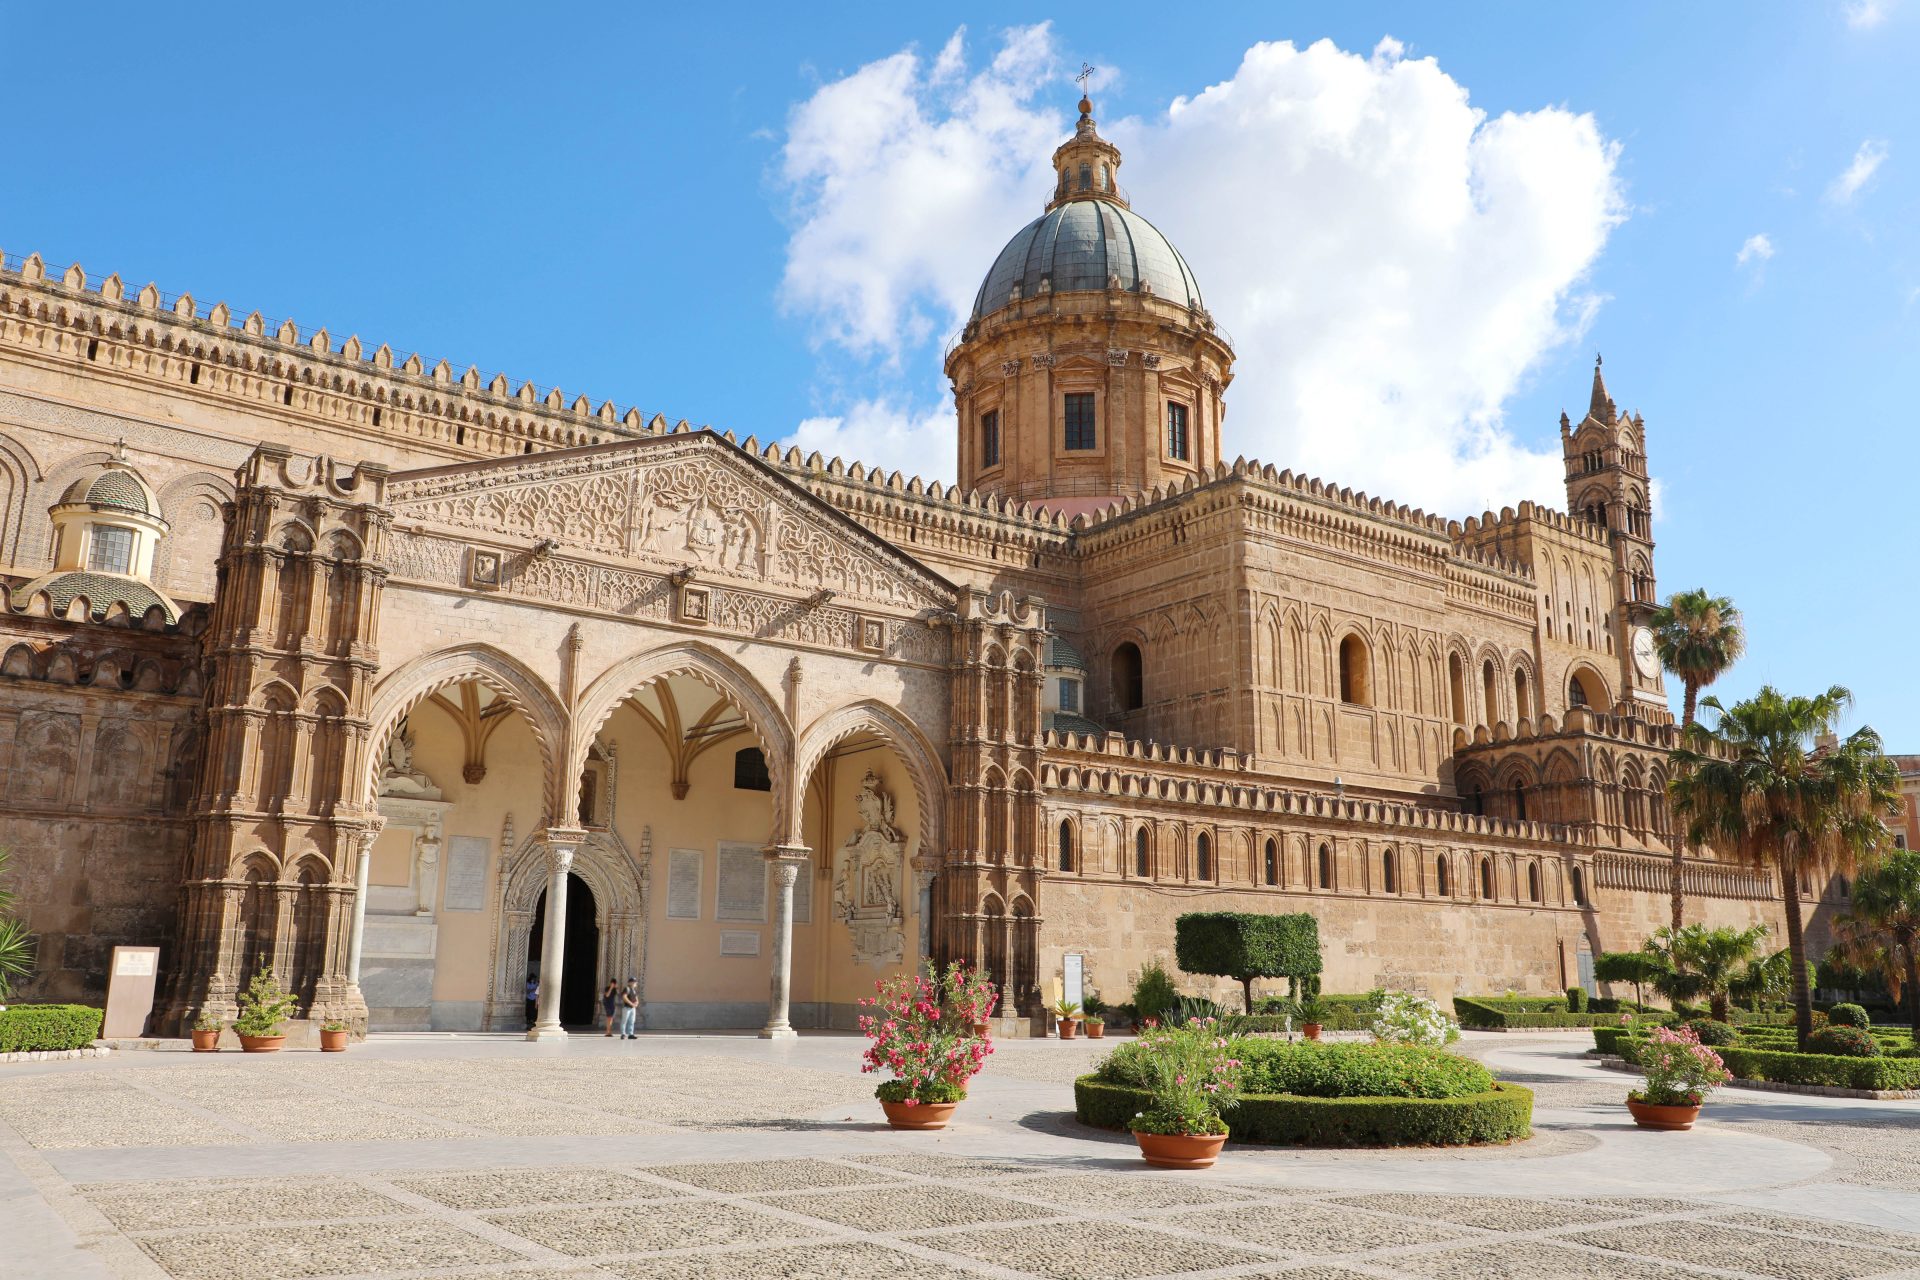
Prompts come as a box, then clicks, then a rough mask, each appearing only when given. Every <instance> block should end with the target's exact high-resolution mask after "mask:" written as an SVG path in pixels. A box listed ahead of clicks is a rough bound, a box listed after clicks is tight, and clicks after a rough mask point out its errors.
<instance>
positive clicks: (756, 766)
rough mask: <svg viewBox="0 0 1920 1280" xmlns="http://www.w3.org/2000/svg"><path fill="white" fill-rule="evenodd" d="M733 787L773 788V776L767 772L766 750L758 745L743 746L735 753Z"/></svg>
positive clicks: (743, 789) (749, 788)
mask: <svg viewBox="0 0 1920 1280" xmlns="http://www.w3.org/2000/svg"><path fill="white" fill-rule="evenodd" d="M733 789H734V790H735V791H771V790H773V776H772V775H771V774H769V773H768V772H767V753H766V752H764V751H762V750H761V749H760V748H758V747H742V748H740V750H738V751H736V752H734V753H733Z"/></svg>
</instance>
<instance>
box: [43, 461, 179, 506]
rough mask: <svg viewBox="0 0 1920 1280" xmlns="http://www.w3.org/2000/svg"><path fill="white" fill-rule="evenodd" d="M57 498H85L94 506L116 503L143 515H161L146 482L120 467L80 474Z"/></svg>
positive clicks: (63, 500)
mask: <svg viewBox="0 0 1920 1280" xmlns="http://www.w3.org/2000/svg"><path fill="white" fill-rule="evenodd" d="M60 501H61V502H63V503H66V502H85V503H88V504H89V505H91V506H96V507H117V508H119V509H120V510H122V511H132V512H136V513H138V514H140V515H143V516H154V517H156V518H157V517H158V516H159V515H160V502H159V500H158V499H157V498H155V497H154V493H153V490H152V489H149V488H148V487H147V482H146V481H144V480H142V479H141V478H140V477H139V476H137V475H135V474H134V473H133V472H131V471H128V470H125V469H124V468H121V467H107V468H105V469H104V470H102V471H99V472H97V473H96V474H94V475H93V476H91V477H88V476H82V477H81V478H80V479H78V480H75V481H74V482H73V483H72V484H70V485H68V486H67V491H66V492H65V493H63V494H61V495H60Z"/></svg>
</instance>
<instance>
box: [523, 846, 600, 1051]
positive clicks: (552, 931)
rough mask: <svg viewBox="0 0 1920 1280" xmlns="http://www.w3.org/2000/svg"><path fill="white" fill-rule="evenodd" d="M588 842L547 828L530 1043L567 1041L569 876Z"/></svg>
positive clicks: (529, 1030)
mask: <svg viewBox="0 0 1920 1280" xmlns="http://www.w3.org/2000/svg"><path fill="white" fill-rule="evenodd" d="M586 838H587V833H586V832H585V831H582V830H580V829H579V828H577V827H548V828H547V918H546V920H545V922H544V924H543V926H542V934H541V939H540V1002H539V1004H538V1005H536V1006H535V1009H534V1013H535V1017H534V1022H533V1026H531V1027H529V1028H528V1029H527V1039H529V1040H564V1039H566V1035H567V1032H566V1029H565V1028H564V1027H562V1026H561V1025H560V983H561V980H562V979H563V978H564V977H565V972H564V970H565V967H566V962H567V874H568V873H569V872H570V871H572V870H573V855H574V853H575V852H576V851H577V850H578V849H579V848H580V845H581V843H582V842H584V841H585V840H586Z"/></svg>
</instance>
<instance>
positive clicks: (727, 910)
mask: <svg viewBox="0 0 1920 1280" xmlns="http://www.w3.org/2000/svg"><path fill="white" fill-rule="evenodd" d="M717 863H718V866H717V867H716V869H715V873H714V877H713V879H714V889H713V918H714V919H716V920H752V921H755V922H756V923H761V924H764V923H765V922H766V919H767V860H766V857H765V856H764V855H762V854H761V852H760V846H759V845H757V844H744V843H741V842H740V841H736V840H722V841H721V842H720V849H719V857H718V859H717ZM756 945H757V944H756ZM755 954H758V953H757V952H756V953H755Z"/></svg>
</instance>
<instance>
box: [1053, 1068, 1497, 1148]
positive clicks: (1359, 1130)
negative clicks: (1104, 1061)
mask: <svg viewBox="0 0 1920 1280" xmlns="http://www.w3.org/2000/svg"><path fill="white" fill-rule="evenodd" d="M1073 1099H1074V1114H1075V1115H1076V1116H1078V1117H1079V1119H1080V1122H1081V1123H1082V1124H1089V1125H1092V1126H1094V1127H1095V1128H1099V1129H1123V1130H1124V1129H1125V1128H1126V1127H1127V1125H1128V1122H1129V1121H1131V1120H1132V1119H1133V1117H1134V1116H1136V1115H1138V1114H1139V1113H1140V1112H1142V1111H1144V1110H1146V1107H1147V1103H1148V1101H1149V1095H1148V1093H1147V1091H1146V1090H1144V1089H1133V1088H1129V1087H1127V1086H1125V1085H1118V1084H1108V1083H1106V1082H1105V1081H1102V1080H1100V1079H1099V1078H1097V1077H1095V1076H1081V1077H1080V1078H1079V1079H1078V1080H1076V1081H1074V1082H1073ZM1227 1126H1228V1128H1229V1129H1230V1130H1231V1132H1232V1134H1233V1140H1234V1141H1236V1142H1268V1143H1277V1144H1281V1145H1285V1146H1307V1147H1412V1146H1428V1147H1458V1146H1467V1145H1470V1144H1474V1143H1484V1142H1512V1141H1514V1140H1516V1139H1519V1138H1525V1137H1528V1136H1530V1135H1531V1134H1532V1132H1533V1093H1532V1092H1531V1091H1530V1090H1528V1089H1524V1088H1522V1087H1520V1086H1519V1085H1516V1084H1505V1083H1495V1084H1494V1086H1493V1087H1492V1088H1491V1089H1489V1090H1487V1091H1486V1092H1485V1093H1474V1094H1468V1095H1467V1096H1465V1097H1460V1098H1303V1097H1297V1096H1294V1095H1290V1094H1252V1093H1249V1094H1242V1095H1241V1097H1240V1102H1239V1105H1237V1106H1235V1107H1234V1108H1233V1109H1232V1110H1231V1111H1229V1112H1228V1113H1227Z"/></svg>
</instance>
